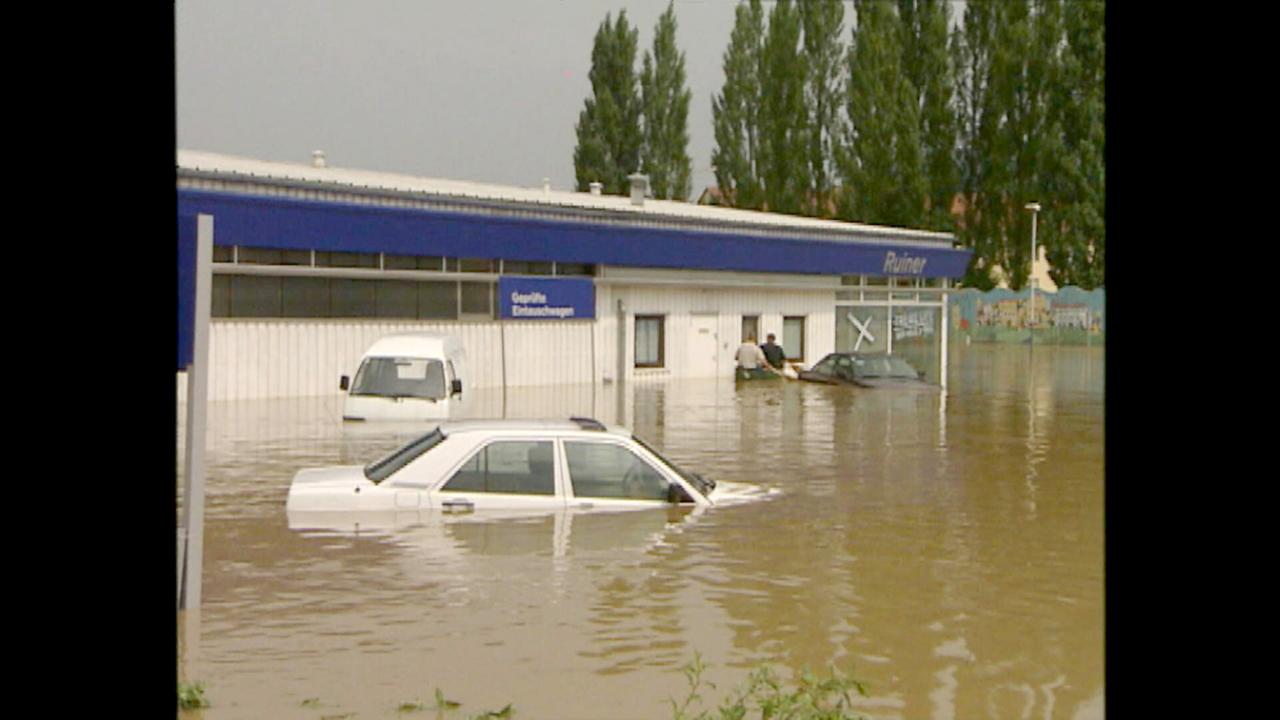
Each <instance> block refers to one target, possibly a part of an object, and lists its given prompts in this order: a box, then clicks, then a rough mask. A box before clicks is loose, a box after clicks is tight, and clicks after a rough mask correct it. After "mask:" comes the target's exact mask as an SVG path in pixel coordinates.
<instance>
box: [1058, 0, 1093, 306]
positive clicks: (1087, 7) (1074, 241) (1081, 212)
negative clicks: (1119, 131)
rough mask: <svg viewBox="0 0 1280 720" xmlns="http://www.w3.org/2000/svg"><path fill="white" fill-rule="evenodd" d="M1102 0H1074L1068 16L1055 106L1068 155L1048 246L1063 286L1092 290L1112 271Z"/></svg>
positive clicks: (1064, 159) (1060, 168)
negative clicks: (1108, 247)
mask: <svg viewBox="0 0 1280 720" xmlns="http://www.w3.org/2000/svg"><path fill="white" fill-rule="evenodd" d="M1105 13H1106V10H1105V7H1104V5H1103V3H1102V2H1101V0H1073V1H1072V2H1068V3H1066V5H1065V7H1064V13H1063V25H1064V30H1063V34H1064V37H1065V45H1064V48H1063V54H1062V61H1061V74H1060V76H1059V80H1058V82H1057V83H1056V87H1055V106H1056V110H1057V112H1058V115H1059V117H1060V123H1061V128H1062V140H1063V146H1064V147H1063V152H1062V154H1061V156H1060V158H1061V162H1060V163H1058V164H1057V165H1056V167H1055V170H1056V171H1057V172H1058V173H1059V176H1058V177H1059V178H1060V182H1059V183H1058V184H1057V187H1056V188H1055V192H1056V193H1058V196H1059V197H1060V198H1061V202H1060V203H1059V209H1060V215H1059V217H1058V218H1057V219H1058V221H1059V222H1058V223H1054V225H1055V226H1056V228H1057V229H1058V231H1059V236H1058V238H1057V242H1055V243H1052V244H1051V245H1049V246H1047V247H1045V257H1046V259H1047V260H1048V261H1049V263H1050V268H1049V276H1050V277H1051V278H1052V279H1053V281H1054V283H1055V284H1056V285H1058V286H1059V287H1062V286H1065V285H1076V286H1079V287H1081V288H1084V289H1086V290H1091V289H1093V288H1095V287H1098V286H1100V285H1102V284H1103V281H1104V278H1105V274H1104V273H1105V269H1106V233H1107V227H1106V214H1105V213H1106V205H1105V199H1106V170H1107V168H1106V162H1105V161H1106V99H1105V98H1106V89H1105V88H1106V75H1105V72H1106V36H1105V27H1104V20H1105Z"/></svg>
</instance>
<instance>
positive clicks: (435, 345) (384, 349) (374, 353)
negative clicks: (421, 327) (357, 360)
mask: <svg viewBox="0 0 1280 720" xmlns="http://www.w3.org/2000/svg"><path fill="white" fill-rule="evenodd" d="M460 344H461V343H459V342H458V340H457V338H455V337H453V336H451V335H448V334H445V333H433V332H403V333H395V334H393V335H385V336H383V337H381V338H378V339H377V340H376V341H374V343H373V344H372V345H370V346H369V349H368V350H365V352H364V354H365V356H366V357H394V356H404V357H416V356H419V355H433V356H434V355H441V354H444V353H446V352H447V351H449V350H456V349H458V348H459V346H460Z"/></svg>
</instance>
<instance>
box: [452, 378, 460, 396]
mask: <svg viewBox="0 0 1280 720" xmlns="http://www.w3.org/2000/svg"><path fill="white" fill-rule="evenodd" d="M449 389H450V390H451V391H452V394H454V395H461V394H462V381H461V380H459V379H457V378H454V380H453V382H452V383H451V384H450V387H449Z"/></svg>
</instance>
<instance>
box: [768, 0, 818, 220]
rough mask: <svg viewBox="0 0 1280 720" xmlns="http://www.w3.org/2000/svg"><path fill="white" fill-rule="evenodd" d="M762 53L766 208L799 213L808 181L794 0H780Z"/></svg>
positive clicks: (802, 71)
mask: <svg viewBox="0 0 1280 720" xmlns="http://www.w3.org/2000/svg"><path fill="white" fill-rule="evenodd" d="M761 52H762V55H761V77H762V85H763V88H762V94H761V104H760V118H759V123H760V132H761V136H762V138H763V143H762V154H763V163H761V165H762V175H763V177H764V204H765V207H766V208H767V209H768V210H770V211H771V212H778V213H787V214H791V215H796V214H799V213H800V211H801V208H802V207H803V206H804V204H805V200H806V198H805V194H806V190H807V188H808V187H809V181H808V169H807V153H806V150H807V147H808V140H807V132H806V125H807V122H806V119H805V103H804V83H805V66H804V60H803V58H802V57H801V55H800V14H799V11H798V10H796V8H795V6H794V5H793V4H792V3H791V0H778V2H777V4H776V5H774V7H773V11H772V12H770V13H769V28H768V30H767V31H766V34H765V40H764V46H763V48H762V51H761Z"/></svg>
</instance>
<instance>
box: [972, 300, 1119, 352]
mask: <svg viewBox="0 0 1280 720" xmlns="http://www.w3.org/2000/svg"><path fill="white" fill-rule="evenodd" d="M949 306H950V325H951V327H952V328H953V332H952V333H951V339H952V340H953V341H962V342H1013V343H1021V342H1027V341H1029V340H1030V338H1031V334H1032V333H1033V332H1034V333H1035V341H1036V342H1037V343H1040V342H1043V343H1047V344H1059V345H1103V344H1105V343H1106V330H1107V313H1106V291H1105V290H1104V289H1102V288H1098V289H1095V290H1081V289H1080V288H1078V287H1074V286H1067V287H1064V288H1061V289H1059V290H1057V291H1056V292H1041V291H1039V290H1037V291H1036V294H1035V299H1034V301H1033V300H1032V298H1031V294H1030V292H1029V291H1028V290H1021V291H1018V292H1015V291H1012V290H1005V289H995V290H990V291H988V292H982V291H980V290H974V289H972V288H966V289H960V290H953V291H952V293H951V295H950V305H949Z"/></svg>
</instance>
